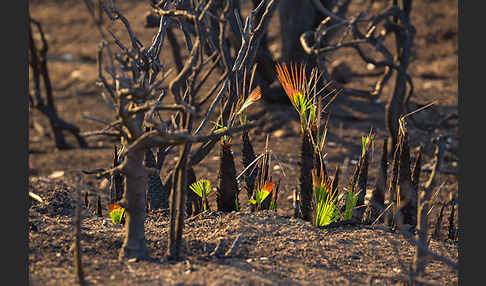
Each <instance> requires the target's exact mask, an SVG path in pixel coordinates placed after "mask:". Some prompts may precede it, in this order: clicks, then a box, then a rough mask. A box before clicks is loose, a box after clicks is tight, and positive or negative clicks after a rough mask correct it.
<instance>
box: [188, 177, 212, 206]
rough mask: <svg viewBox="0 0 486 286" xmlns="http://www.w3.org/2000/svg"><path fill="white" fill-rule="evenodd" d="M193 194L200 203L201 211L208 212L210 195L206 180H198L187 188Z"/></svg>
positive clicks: (208, 184) (209, 187) (209, 184)
mask: <svg viewBox="0 0 486 286" xmlns="http://www.w3.org/2000/svg"><path fill="white" fill-rule="evenodd" d="M189 189H191V190H192V191H193V192H194V193H196V194H197V195H198V196H199V197H200V198H201V201H202V206H203V211H208V210H209V203H208V196H209V194H210V193H211V183H210V182H209V181H208V180H204V179H203V180H198V181H196V182H194V183H192V184H191V185H190V186H189Z"/></svg>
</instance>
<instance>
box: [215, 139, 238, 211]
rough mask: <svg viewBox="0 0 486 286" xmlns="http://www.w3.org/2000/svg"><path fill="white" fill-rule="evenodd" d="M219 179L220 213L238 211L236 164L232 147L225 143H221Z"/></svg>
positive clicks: (217, 194)
mask: <svg viewBox="0 0 486 286" xmlns="http://www.w3.org/2000/svg"><path fill="white" fill-rule="evenodd" d="M218 178H219V188H218V190H217V193H216V202H217V205H218V211H223V212H232V211H237V210H238V209H237V204H238V193H239V190H238V182H237V181H236V168H235V162H234V158H233V154H232V151H231V145H230V144H225V143H224V142H222V143H221V150H220V160H219V175H218Z"/></svg>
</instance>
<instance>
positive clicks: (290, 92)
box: [276, 63, 306, 104]
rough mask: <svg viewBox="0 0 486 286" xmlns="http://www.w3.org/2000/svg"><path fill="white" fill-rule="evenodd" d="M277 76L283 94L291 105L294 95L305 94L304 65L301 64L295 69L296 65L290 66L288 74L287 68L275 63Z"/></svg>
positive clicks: (284, 65)
mask: <svg viewBox="0 0 486 286" xmlns="http://www.w3.org/2000/svg"><path fill="white" fill-rule="evenodd" d="M276 67H277V74H278V79H279V81H280V83H281V84H282V87H283V89H284V90H285V93H286V94H287V96H288V97H289V99H290V101H291V102H292V104H295V103H294V95H295V94H296V93H302V94H303V95H304V94H305V92H306V90H305V84H306V75H305V65H303V64H301V65H300V68H299V69H297V65H295V64H294V65H292V64H291V65H290V72H289V70H288V68H287V65H286V64H282V65H280V64H278V63H277V66H276Z"/></svg>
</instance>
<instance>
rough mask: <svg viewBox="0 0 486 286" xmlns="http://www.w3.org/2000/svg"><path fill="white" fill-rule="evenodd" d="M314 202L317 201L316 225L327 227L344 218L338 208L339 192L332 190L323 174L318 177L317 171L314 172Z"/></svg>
mask: <svg viewBox="0 0 486 286" xmlns="http://www.w3.org/2000/svg"><path fill="white" fill-rule="evenodd" d="M312 179H313V188H314V200H315V224H316V226H326V225H328V224H331V223H333V222H335V221H338V220H339V219H340V218H341V217H342V216H341V214H340V213H339V207H338V195H337V194H338V190H337V188H336V189H332V188H331V185H332V184H331V183H330V181H329V179H328V178H327V176H326V175H325V174H324V172H322V170H321V174H320V175H317V172H316V169H314V170H313V172H312Z"/></svg>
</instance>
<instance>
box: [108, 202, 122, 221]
mask: <svg viewBox="0 0 486 286" xmlns="http://www.w3.org/2000/svg"><path fill="white" fill-rule="evenodd" d="M108 211H109V213H110V217H111V221H112V222H113V224H121V225H123V224H125V209H124V208H122V207H121V206H120V205H119V204H117V203H108Z"/></svg>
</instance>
